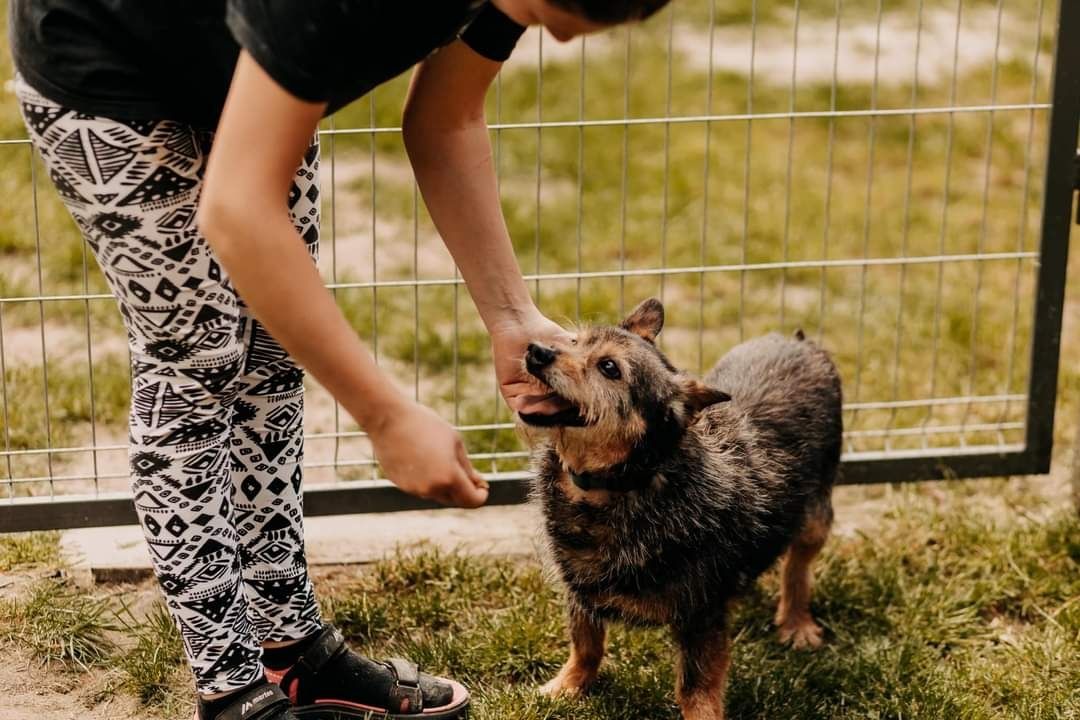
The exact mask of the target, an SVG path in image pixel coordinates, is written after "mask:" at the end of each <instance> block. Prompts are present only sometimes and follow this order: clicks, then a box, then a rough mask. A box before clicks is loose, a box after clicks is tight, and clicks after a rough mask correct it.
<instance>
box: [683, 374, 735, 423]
mask: <svg viewBox="0 0 1080 720" xmlns="http://www.w3.org/2000/svg"><path fill="white" fill-rule="evenodd" d="M683 392H684V393H685V396H686V409H687V410H688V411H689V412H690V414H691V415H696V414H697V413H699V412H701V411H702V410H704V409H705V408H707V407H709V406H710V405H715V404H716V403H722V402H728V401H729V400H731V396H730V395H728V394H727V393H726V392H724V391H723V390H717V389H716V388H714V387H710V386H708V385H706V384H705V383H703V382H701V381H700V380H698V379H696V378H690V379H688V380H686V381H684V382H683Z"/></svg>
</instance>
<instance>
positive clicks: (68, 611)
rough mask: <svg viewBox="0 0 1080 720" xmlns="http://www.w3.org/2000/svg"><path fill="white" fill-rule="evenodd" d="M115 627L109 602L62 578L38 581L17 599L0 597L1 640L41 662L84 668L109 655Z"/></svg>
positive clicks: (102, 661)
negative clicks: (25, 651)
mask: <svg viewBox="0 0 1080 720" xmlns="http://www.w3.org/2000/svg"><path fill="white" fill-rule="evenodd" d="M113 629H115V624H114V622H113V615H112V613H111V612H110V610H109V604H108V602H107V601H106V600H105V599H103V598H99V597H94V596H92V595H89V594H87V593H86V592H85V591H84V590H82V589H80V588H78V587H74V586H72V585H71V584H70V583H69V582H67V581H64V580H56V579H46V580H41V581H39V582H37V583H36V584H35V585H33V587H32V588H31V589H30V591H29V593H28V596H27V597H26V598H25V599H22V600H15V599H12V600H7V601H2V602H0V640H3V641H6V642H11V643H13V644H15V645H17V646H19V647H22V648H23V649H25V650H28V651H29V652H30V654H31V656H32V657H33V658H34V659H35V660H36V661H38V662H40V663H41V664H43V665H49V664H52V663H59V664H61V665H63V666H65V667H69V668H81V669H83V670H89V669H90V668H91V667H94V666H98V665H101V664H103V663H105V662H106V661H108V660H109V659H110V658H111V657H112V654H111V653H112V650H113V647H114V646H113V643H112V641H111V640H110V638H109V635H108V633H109V632H110V631H111V630H113Z"/></svg>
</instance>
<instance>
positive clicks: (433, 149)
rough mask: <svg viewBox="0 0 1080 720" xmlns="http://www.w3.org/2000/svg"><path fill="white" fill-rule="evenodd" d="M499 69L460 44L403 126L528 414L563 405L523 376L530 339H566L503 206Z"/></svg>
mask: <svg viewBox="0 0 1080 720" xmlns="http://www.w3.org/2000/svg"><path fill="white" fill-rule="evenodd" d="M500 65H501V63H499V62H496V61H494V60H489V59H487V58H485V57H483V56H482V55H480V54H478V53H476V52H475V51H473V50H472V49H471V48H470V47H469V46H468V45H466V44H465V43H464V42H462V41H461V40H457V41H455V42H453V43H451V44H450V45H447V46H446V47H444V48H443V49H441V50H440V51H439V52H437V53H435V54H434V55H432V56H431V57H429V58H428V59H427V60H425V61H424V62H423V63H422V64H421V65H419V66H418V67H417V69H416V72H415V73H414V74H413V78H412V83H411V85H410V87H409V95H408V99H407V101H406V104H405V113H404V119H403V123H402V127H403V131H404V139H405V148H406V150H407V151H408V154H409V160H410V162H411V163H412V166H413V170H414V172H415V173H416V179H417V182H418V184H419V186H420V191H421V193H422V194H423V196H424V202H425V203H426V204H427V207H428V210H429V211H430V213H431V217H432V220H434V222H435V226H436V228H438V230H439V234H440V235H441V236H442V238H443V241H444V242H445V243H446V247H447V248H448V249H449V250H450V253H451V255H453V257H454V261H455V262H456V263H457V266H458V268H459V269H460V270H461V276H462V278H463V279H464V280H465V284H466V286H467V287H468V289H469V293H470V294H471V295H472V298H473V302H475V303H476V308H477V310H478V311H479V312H480V317H481V318H482V319H483V321H484V324H485V325H486V326H487V329H488V332H489V333H490V335H491V341H492V352H493V354H494V361H495V372H496V375H497V376H498V380H499V386H500V389H501V390H502V393H503V396H504V397H505V398H506V401H507V403H508V404H509V405H510V407H511V408H512V409H514V410H517V411H521V412H552V411H554V410H557V409H559V407H558V405H557V404H556V403H554V402H552V401H550V400H545V399H544V398H545V395H546V393H545V391H544V389H543V388H541V387H538V383H536V381H534V380H532V379H531V378H530V377H529V376H528V375H526V374H525V373H524V371H523V367H522V357H523V356H524V353H525V348H526V346H527V345H528V343H529V342H531V341H535V340H540V341H543V340H544V339H548V338H551V339H554V338H560V337H565V336H566V332H565V331H564V330H563V329H562V328H560V327H559V326H558V325H556V324H555V323H553V322H551V321H550V320H548V319H547V318H545V317H544V316H543V315H542V314H541V313H540V311H539V310H537V308H536V306H535V305H534V304H533V301H532V298H531V297H530V295H529V290H528V288H527V287H526V286H525V281H524V280H523V279H522V276H521V270H520V268H519V267H518V263H517V259H516V258H515V257H514V250H513V246H512V245H511V243H510V235H509V233H508V232H507V229H506V222H505V220H504V219H503V214H502V208H501V206H500V203H499V194H498V188H497V186H496V181H495V169H494V165H493V163H492V152H491V140H490V138H489V136H488V129H487V123H486V122H485V120H484V96H485V95H486V93H487V89H488V87H489V86H490V84H491V81H492V80H493V79H494V78H495V75H496V74H497V73H498V71H499V67H500Z"/></svg>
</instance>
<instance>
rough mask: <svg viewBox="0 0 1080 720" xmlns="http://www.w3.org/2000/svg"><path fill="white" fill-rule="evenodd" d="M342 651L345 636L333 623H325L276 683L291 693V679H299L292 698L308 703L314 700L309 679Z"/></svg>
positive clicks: (346, 649) (301, 702)
mask: <svg viewBox="0 0 1080 720" xmlns="http://www.w3.org/2000/svg"><path fill="white" fill-rule="evenodd" d="M344 652H348V648H347V647H346V646H345V636H344V635H342V634H341V632H340V631H339V630H338V629H337V628H335V627H334V626H333V625H327V626H326V627H325V628H324V629H323V630H322V632H320V633H319V636H318V637H317V638H315V641H314V642H313V643H312V644H311V646H310V647H309V648H308V649H307V650H305V651H304V653H303V654H302V655H301V656H300V657H299V658H297V660H296V662H295V663H294V664H293V666H292V667H291V668H289V670H288V672H286V673H285V674H284V675H283V676H282V678H281V680H279V681H278V684H279V685H280V686H281V687H282V688H285V689H286V690H287V691H288V692H289V693H290V694H292V693H293V690H292V688H293V684H294V683H293V681H294V680H299V681H300V682H299V685H298V688H297V693H296V697H292V700H293V702H294V703H297V704H300V705H308V704H310V703H312V702H314V697H313V696H311V695H310V693H311V690H310V688H311V682H310V681H311V680H312V679H313V678H314V677H315V676H316V675H318V674H319V671H320V670H322V669H323V668H324V667H326V664H327V663H329V662H330V661H331V660H333V659H334V658H335V657H337V656H338V655H340V654H341V653H344ZM305 681H307V682H305Z"/></svg>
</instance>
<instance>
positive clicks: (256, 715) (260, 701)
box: [195, 683, 297, 720]
mask: <svg viewBox="0 0 1080 720" xmlns="http://www.w3.org/2000/svg"><path fill="white" fill-rule="evenodd" d="M231 700H232V702H230V703H229V704H228V705H227V706H226V707H225V709H223V710H222V711H221V712H219V713H218V714H217V715H215V716H214V720H297V718H296V715H295V714H294V713H293V712H292V711H291V710H290V707H291V705H292V703H290V702H289V698H288V697H286V696H285V693H283V692H282V691H281V688H280V687H278V686H277V685H275V684H273V683H261V684H259V685H256V686H255V687H253V688H250V689H248V690H245V691H243V692H241V693H237V695H236V697H235V698H231ZM195 717H196V718H198V717H199V715H198V713H196V715H195Z"/></svg>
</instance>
